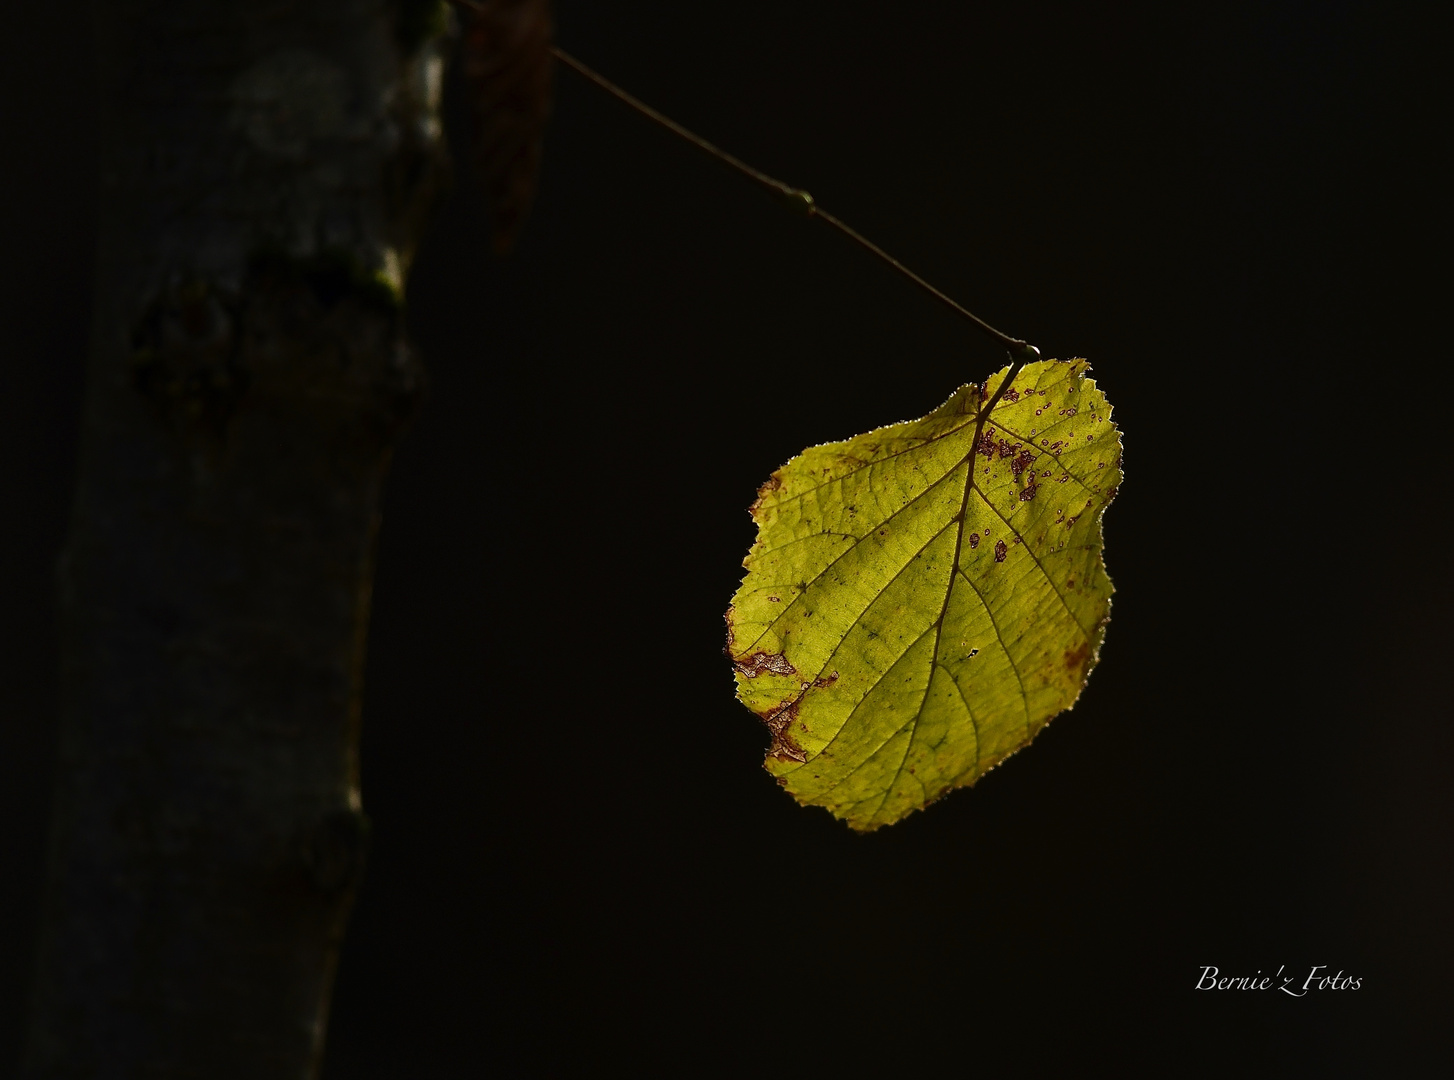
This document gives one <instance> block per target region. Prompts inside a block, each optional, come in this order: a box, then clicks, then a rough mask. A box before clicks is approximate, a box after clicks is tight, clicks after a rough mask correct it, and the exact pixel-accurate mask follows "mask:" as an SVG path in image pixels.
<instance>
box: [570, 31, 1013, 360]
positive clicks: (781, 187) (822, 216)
mask: <svg viewBox="0 0 1454 1080" xmlns="http://www.w3.org/2000/svg"><path fill="white" fill-rule="evenodd" d="M550 51H551V53H552V54H553V55H554V56H555V58H556V59H557V60H559V61H560V62H561V63H562V64H564V65H565V66H566V67H568V68H570V69H571V70H572V71H574V72H575V73H576V74H577V75H580V76H581V77H583V78H584V79H586V80H587V81H588V82H591V83H593V84H595V85H596V86H597V87H599V88H600V89H602V90H604V91H606V93H608V94H610V95H611V96H612V97H614V98H616V99H617V100H618V101H620V102H622V103H623V104H625V105H627V106H629V107H630V108H632V109H634V110H635V111H636V112H638V113H640V114H641V115H642V116H644V117H646V118H647V119H648V120H651V121H653V122H655V123H657V124H659V125H661V126H662V127H664V128H666V129H667V130H668V131H670V132H671V133H672V134H673V135H676V136H677V137H678V138H681V139H684V140H686V141H687V142H689V143H691V144H692V145H693V146H695V147H696V148H697V149H698V150H701V151H702V152H703V153H705V154H708V155H709V156H711V157H713V158H715V159H716V160H717V161H720V162H721V163H722V164H723V165H726V166H727V167H728V168H731V169H734V170H736V171H737V172H739V173H741V174H742V175H743V176H745V177H747V178H748V179H749V180H752V181H754V182H755V183H757V184H759V185H761V186H762V187H765V188H767V189H768V190H769V191H771V192H772V193H773V194H774V195H776V196H777V197H778V198H780V199H781V200H782V201H783V202H785V203H786V204H787V205H788V206H790V207H791V208H792V209H794V210H796V211H798V212H799V213H802V214H804V215H805V216H807V217H813V218H817V219H818V220H819V221H821V222H823V223H824V224H825V225H829V226H832V227H833V228H834V229H837V230H838V231H839V232H840V233H842V234H843V235H844V236H846V237H848V239H850V240H852V241H853V242H854V243H855V244H857V245H858V246H859V247H861V248H863V249H864V250H865V251H867V252H868V253H869V254H870V255H873V256H875V257H876V258H878V259H879V260H881V261H882V262H884V263H887V264H888V265H889V266H891V267H892V268H893V269H895V270H897V271H898V272H899V273H900V274H902V275H903V276H904V277H906V278H908V279H909V280H910V281H912V282H913V283H914V284H915V285H917V286H918V287H919V288H920V289H922V290H924V292H926V293H928V294H929V295H930V296H932V297H934V299H936V300H938V301H939V302H940V303H942V304H944V305H945V306H947V307H949V308H951V309H952V310H953V311H954V312H955V313H956V314H958V315H960V316H962V317H963V318H966V319H968V320H969V321H970V322H971V323H973V324H974V325H975V326H976V327H978V328H979V329H980V330H981V331H983V332H984V333H986V334H988V335H989V336H990V337H992V338H994V339H995V340H996V341H998V342H999V343H1000V344H1001V345H1003V346H1005V348H1007V349H1009V350H1010V355H1011V356H1012V357H1014V358H1016V359H1017V360H1018V361H1019V362H1020V363H1024V362H1026V361H1028V360H1033V359H1035V358H1036V357H1038V356H1039V355H1040V354H1039V351H1038V350H1037V349H1035V347H1034V346H1033V345H1030V344H1029V343H1028V342H1026V341H1024V340H1022V339H1020V338H1016V337H1011V336H1010V335H1009V334H1005V333H1002V332H1001V331H999V330H996V329H995V328H994V327H993V326H991V325H990V324H989V323H987V322H985V321H984V320H983V319H981V318H980V317H979V316H978V315H976V314H975V313H974V312H972V311H970V310H969V309H968V308H966V307H964V306H963V305H962V304H959V303H958V302H956V301H955V300H953V299H952V298H950V297H949V296H947V295H945V294H944V293H943V292H941V291H940V290H939V289H936V288H935V287H934V286H933V285H931V284H929V283H928V282H927V281H925V280H924V279H923V278H921V277H920V276H919V275H918V274H916V273H914V271H912V270H910V269H909V268H908V267H907V266H905V265H904V264H903V263H901V262H899V260H898V259H895V258H894V257H893V256H892V255H890V254H889V253H888V252H886V251H884V249H883V248H881V247H879V246H878V245H877V244H875V243H874V242H873V241H871V240H869V239H868V238H867V237H865V236H863V235H862V234H861V233H859V232H858V231H857V230H856V229H854V228H852V227H851V226H849V225H845V224H844V223H843V222H842V221H839V220H838V218H836V217H834V216H833V215H832V214H830V213H828V212H827V211H826V210H824V209H822V208H821V207H819V206H818V204H817V203H816V202H814V201H813V196H812V195H810V194H808V193H807V192H806V191H804V190H803V189H801V188H795V187H793V186H791V185H790V184H785V183H783V182H782V181H781V180H777V179H774V178H773V177H771V176H768V175H767V174H766V173H765V172H762V171H761V170H759V169H754V168H753V167H752V166H751V165H748V164H747V163H746V162H744V161H742V160H740V159H739V158H736V157H733V156H732V155H731V154H729V153H727V152H726V151H725V150H721V149H719V148H718V147H716V146H713V145H712V144H711V143H709V142H708V141H707V140H706V139H704V138H702V137H701V136H700V135H697V134H696V133H694V132H691V131H688V130H687V129H686V128H684V127H682V125H681V124H678V123H677V122H676V121H675V120H673V119H671V118H670V117H668V116H663V115H662V114H661V113H659V112H657V111H656V110H655V109H653V108H652V107H651V106H650V105H647V104H646V103H645V102H643V101H641V100H639V99H638V98H635V97H633V96H632V95H631V94H628V93H627V92H626V91H625V90H622V89H621V88H620V87H619V86H617V85H616V84H615V83H613V82H611V81H610V80H609V79H607V78H605V77H604V76H603V75H601V74H599V73H598V72H595V71H593V70H591V69H590V68H588V67H587V66H586V65H585V64H583V63H581V62H580V61H579V60H577V59H576V58H575V57H574V56H571V55H570V53H568V52H565V51H564V50H563V49H559V48H555V47H552V48H551V50H550Z"/></svg>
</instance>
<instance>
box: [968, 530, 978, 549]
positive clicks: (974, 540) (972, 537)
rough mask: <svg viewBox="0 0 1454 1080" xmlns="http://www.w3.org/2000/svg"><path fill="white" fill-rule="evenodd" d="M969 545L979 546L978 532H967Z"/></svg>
mask: <svg viewBox="0 0 1454 1080" xmlns="http://www.w3.org/2000/svg"><path fill="white" fill-rule="evenodd" d="M969 546H970V547H972V548H977V547H979V533H973V532H972V533H970V534H969Z"/></svg>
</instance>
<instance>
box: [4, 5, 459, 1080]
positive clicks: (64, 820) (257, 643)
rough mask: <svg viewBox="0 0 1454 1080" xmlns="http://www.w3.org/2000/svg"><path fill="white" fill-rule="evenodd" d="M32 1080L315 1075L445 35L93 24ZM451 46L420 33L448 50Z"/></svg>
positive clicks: (322, 8)
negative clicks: (89, 189) (69, 488)
mask: <svg viewBox="0 0 1454 1080" xmlns="http://www.w3.org/2000/svg"><path fill="white" fill-rule="evenodd" d="M100 7H101V12H100V27H99V35H98V39H99V40H98V43H99V49H100V63H101V80H100V82H101V89H102V139H103V145H102V148H101V161H102V192H101V199H100V202H101V221H100V240H99V248H98V262H97V275H96V302H95V322H94V330H93V337H92V346H91V356H90V362H89V367H88V373H87V391H86V401H85V405H84V413H83V420H82V424H83V445H82V449H81V462H80V475H79V482H78V490H77V495H76V502H75V505H74V511H73V518H72V524H71V529H70V534H69V539H68V542H67V546H66V549H65V552H64V555H63V557H62V560H61V566H60V573H59V578H60V581H59V585H60V621H61V627H62V677H63V678H62V681H63V690H62V694H63V701H62V711H63V716H62V747H61V757H60V768H59V781H58V787H57V793H56V800H55V811H54V814H55V817H54V824H53V832H52V840H51V852H50V862H49V867H48V871H47V880H46V895H45V905H46V908H45V922H44V928H43V932H42V938H41V942H40V951H39V968H38V977H37V982H36V988H35V993H34V1004H33V1017H32V1027H31V1034H30V1041H29V1044H28V1048H27V1054H26V1059H25V1063H24V1071H23V1075H24V1076H26V1077H80V1076H86V1077H133V1076H146V1077H157V1078H161V1077H208V1078H214V1080H215V1078H227V1077H251V1078H257V1077H310V1076H314V1075H316V1073H317V1070H318V1067H319V1062H320V1059H321V1051H322V1045H323V1034H324V1028H325V1023H326V1017H327V1012H328V997H329V988H330V985H331V982H332V978H333V971H334V967H335V962H336V959H337V955H338V948H339V942H340V939H341V936H342V934H343V929H344V923H345V920H346V918H347V914H348V909H349V906H350V904H351V902H352V899H353V896H354V892H355V889H356V888H357V885H358V880H359V874H360V871H361V869H362V865H363V859H364V853H365V849H366V841H367V833H368V828H367V820H366V818H365V817H364V815H363V812H362V809H361V806H360V801H359V790H358V756H357V744H358V720H359V694H360V676H361V670H362V664H363V656H364V640H365V634H366V630H367V624H368V611H369V593H370V583H371V579H372V572H373V565H372V564H373V552H374V538H375V532H376V529H377V525H378V520H379V505H380V495H381V488H382V484H383V480H384V475H385V471H386V468H387V463H388V460H389V455H390V452H391V449H392V447H393V446H394V443H395V440H396V439H397V438H398V437H399V435H400V432H401V431H402V429H403V427H404V426H405V424H406V422H407V420H408V418H409V417H410V415H411V413H412V412H413V410H414V408H415V405H416V402H417V399H418V397H419V393H420V389H421V386H422V372H421V370H420V368H419V366H418V364H417V362H416V360H415V358H414V355H413V354H412V352H411V351H410V349H409V347H408V345H407V343H406V342H405V340H404V336H403V326H402V312H401V306H400V300H401V297H402V290H403V284H404V275H405V272H406V269H407V266H408V262H409V257H410V254H411V253H412V250H413V248H414V244H415V240H416V237H417V232H418V229H419V228H420V226H421V223H422V219H423V216H424V212H425V210H426V207H427V205H428V203H429V202H430V197H431V194H432V192H433V190H434V189H435V187H436V184H435V180H436V177H437V175H438V171H439V167H440V165H441V161H442V152H443V151H442V140H441V133H440V126H439V120H438V104H439V103H438V96H439V86H440V76H441V64H442V56H441V40H440V36H439V33H438V30H439V29H440V28H441V27H442V26H443V20H447V18H448V16H447V15H444V14H443V13H442V11H441V10H440V7H439V5H437V4H435V3H426V2H411V0H401V2H400V3H397V4H389V3H386V2H383V0H306V2H304V0H247V2H241V0H218V2H210V3H195V2H191V0H109V2H107V0H103V2H102V4H101V5H100ZM431 18H432V19H436V20H439V21H436V22H435V23H433V24H431V22H430V20H431Z"/></svg>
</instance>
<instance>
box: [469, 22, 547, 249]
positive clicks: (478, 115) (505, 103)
mask: <svg viewBox="0 0 1454 1080" xmlns="http://www.w3.org/2000/svg"><path fill="white" fill-rule="evenodd" d="M459 7H460V8H461V14H462V16H463V21H464V42H463V50H464V64H463V67H464V81H465V87H466V94H467V96H468V109H469V126H470V142H471V147H470V156H471V158H472V163H473V165H474V168H475V172H476V175H477V176H478V178H479V180H480V182H481V183H482V184H483V186H484V189H485V196H486V198H487V199H488V200H489V204H490V213H491V216H492V217H493V219H494V244H495V250H496V251H497V252H500V253H502V254H503V253H504V252H506V251H509V250H510V248H511V246H512V245H513V244H514V242H515V238H516V237H517V236H518V235H519V233H520V229H521V226H522V225H523V224H524V222H525V217H526V215H527V214H528V213H529V212H530V204H531V202H532V201H533V200H534V198H535V182H536V176H537V174H538V173H539V171H540V150H541V141H542V137H543V135H544V132H545V122H546V118H547V117H548V116H549V114H550V80H551V67H552V62H551V53H550V47H551V37H552V26H551V19H550V4H549V2H548V0H480V2H477V3H471V4H468V5H465V4H460V5H459Z"/></svg>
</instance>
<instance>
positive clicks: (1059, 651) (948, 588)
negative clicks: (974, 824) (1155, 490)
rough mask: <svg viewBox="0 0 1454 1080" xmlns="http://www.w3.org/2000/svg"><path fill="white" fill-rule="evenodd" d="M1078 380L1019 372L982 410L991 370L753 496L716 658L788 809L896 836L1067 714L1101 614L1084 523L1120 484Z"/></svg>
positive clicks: (802, 464)
mask: <svg viewBox="0 0 1454 1080" xmlns="http://www.w3.org/2000/svg"><path fill="white" fill-rule="evenodd" d="M1087 367H1088V365H1086V364H1085V362H1084V361H1066V362H1062V361H1053V360H1050V361H1038V362H1036V363H1033V364H1029V365H1026V366H1025V367H1024V368H1022V369H1020V371H1019V372H1018V373H1017V374H1016V375H1015V378H1014V382H1013V384H1012V385H1011V386H1010V387H1009V388H1008V389H1007V390H1006V393H1005V394H1004V395H1003V396H1002V397H1001V399H1000V400H999V401H998V402H997V403H996V405H995V408H994V411H993V413H992V414H985V413H984V412H983V404H984V403H985V402H987V401H990V400H992V399H993V397H994V394H995V392H996V390H997V389H998V386H999V384H1000V383H1001V382H1003V380H1004V378H1005V377H1006V376H1007V375H1008V373H1009V369H1008V368H1006V369H1004V370H1002V371H1001V372H999V373H998V374H997V375H995V376H993V377H992V378H991V379H990V380H988V381H987V383H986V385H985V386H984V387H979V386H974V385H972V384H971V385H967V386H963V387H961V388H960V389H959V390H957V391H955V393H954V394H952V395H951V396H950V398H949V399H948V400H947V401H946V402H945V403H944V404H943V405H941V406H940V407H939V408H938V409H936V410H934V411H933V412H931V413H929V414H928V415H927V416H925V417H923V418H921V419H919V420H913V421H906V422H904V423H900V424H893V425H889V426H887V427H884V428H879V429H877V430H875V431H871V432H868V433H866V434H864V435H860V436H856V437H855V438H853V439H848V440H845V441H843V442H838V443H829V444H826V445H824V446H818V447H812V448H810V449H808V450H806V451H804V452H803V453H802V454H800V455H799V456H798V457H796V458H794V459H793V460H792V461H790V462H788V464H786V465H784V466H783V467H782V468H781V469H779V470H777V471H776V472H775V473H774V474H773V476H772V478H771V479H770V480H769V481H768V482H767V483H766V484H764V485H763V488H762V489H761V491H760V492H759V497H758V500H757V501H756V502H755V503H754V504H753V506H752V508H751V512H752V515H753V517H754V519H755V520H756V521H757V522H758V537H757V540H756V542H755V543H754V544H753V547H752V550H751V551H750V552H749V553H748V556H747V558H746V559H745V560H744V563H743V565H744V566H745V567H746V569H747V571H748V573H747V576H746V577H745V578H744V579H743V582H742V585H741V587H740V588H739V589H738V591H737V594H736V595H735V596H734V598H733V602H732V607H731V608H730V609H729V610H728V614H727V622H728V648H727V652H728V655H729V656H730V657H731V658H732V660H733V661H734V664H735V666H736V679H737V692H738V697H739V699H740V700H741V701H742V702H743V703H744V704H745V705H747V707H748V708H749V709H751V710H752V711H753V712H755V713H757V715H758V716H759V717H761V718H762V719H763V720H764V722H765V723H766V724H767V726H768V728H769V730H770V731H771V732H772V736H773V742H772V747H771V749H770V751H769V754H768V758H767V761H766V765H767V767H768V770H769V771H770V772H772V773H774V774H775V775H776V776H777V777H778V779H779V783H782V784H783V785H784V786H785V787H786V788H787V789H788V790H789V792H791V793H792V794H793V795H794V797H796V798H797V799H798V800H799V801H800V802H804V803H807V804H816V805H822V806H825V807H826V808H828V809H829V810H830V811H831V812H833V813H834V814H835V815H837V816H839V817H842V818H844V819H846V820H847V821H848V823H849V824H850V825H851V826H853V827H854V828H856V829H861V830H868V829H873V828H877V827H879V826H881V825H884V824H888V823H890V822H893V821H897V820H899V819H900V818H902V817H903V816H905V815H906V814H908V813H910V812H912V811H913V810H915V809H918V808H920V807H922V806H924V805H927V804H928V803H929V802H932V801H933V800H934V799H936V798H938V797H939V796H941V795H943V794H944V793H946V792H947V791H949V790H952V789H953V788H955V787H960V786H964V785H965V784H972V783H973V782H974V781H975V780H977V779H978V777H979V776H981V775H983V773H984V772H986V771H988V770H989V769H990V768H992V767H994V765H996V764H998V763H999V762H1000V761H1001V760H1003V759H1004V758H1005V757H1007V756H1009V754H1011V753H1014V752H1015V751H1016V750H1018V749H1019V748H1020V747H1021V746H1023V745H1025V744H1026V743H1028V742H1029V741H1030V740H1031V739H1032V738H1033V737H1034V735H1035V734H1036V733H1037V732H1038V731H1039V730H1040V729H1041V728H1042V727H1043V726H1044V725H1045V724H1046V723H1048V722H1049V720H1050V719H1051V718H1052V717H1053V716H1055V715H1056V714H1058V713H1059V712H1061V711H1062V710H1064V709H1066V708H1069V707H1070V705H1072V704H1074V702H1075V700H1076V698H1077V697H1078V696H1079V693H1080V690H1081V688H1082V687H1083V686H1084V684H1085V680H1086V677H1087V676H1088V674H1089V671H1090V669H1091V668H1092V667H1093V666H1094V664H1095V662H1096V659H1097V656H1098V651H1099V647H1100V643H1101V640H1102V638H1103V637H1104V630H1105V623H1106V621H1107V619H1108V616H1109V604H1110V594H1111V591H1112V590H1111V584H1110V579H1109V577H1108V576H1107V575H1106V572H1105V568H1104V564H1103V561H1102V558H1101V550H1102V547H1103V541H1102V534H1101V523H1100V518H1101V514H1102V513H1103V512H1104V509H1105V506H1106V505H1107V504H1108V503H1109V502H1110V500H1111V498H1113V497H1114V494H1115V491H1116V488H1117V487H1118V486H1119V483H1120V435H1119V432H1118V431H1117V429H1116V428H1115V425H1114V424H1113V423H1111V420H1110V406H1109V405H1108V404H1107V403H1106V401H1105V398H1104V395H1102V394H1101V393H1100V392H1099V390H1098V388H1097V387H1096V386H1095V383H1094V381H1093V380H1090V379H1088V378H1086V377H1085V371H1086V370H1087ZM1082 503H1084V505H1082Z"/></svg>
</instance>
